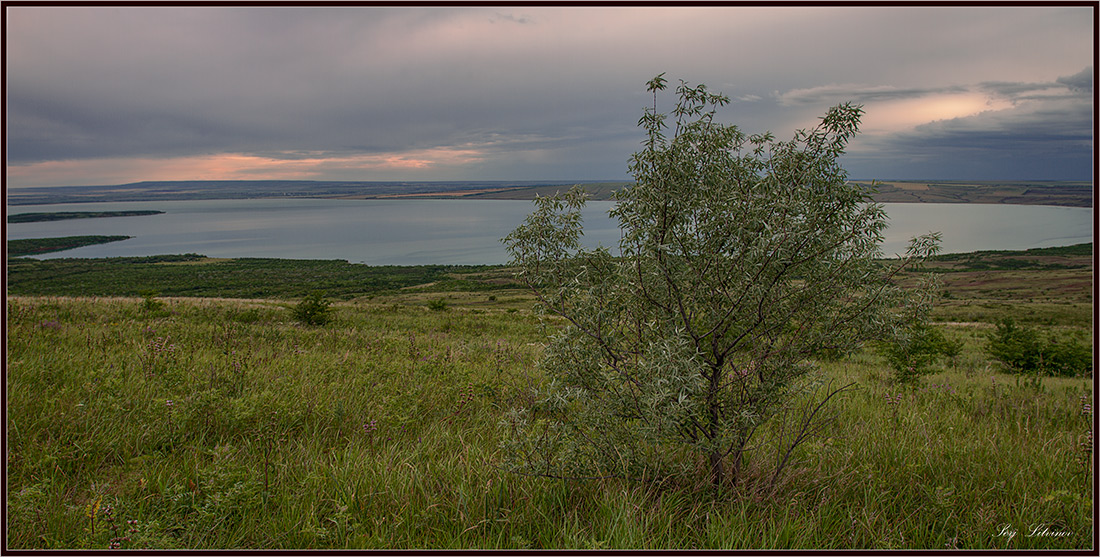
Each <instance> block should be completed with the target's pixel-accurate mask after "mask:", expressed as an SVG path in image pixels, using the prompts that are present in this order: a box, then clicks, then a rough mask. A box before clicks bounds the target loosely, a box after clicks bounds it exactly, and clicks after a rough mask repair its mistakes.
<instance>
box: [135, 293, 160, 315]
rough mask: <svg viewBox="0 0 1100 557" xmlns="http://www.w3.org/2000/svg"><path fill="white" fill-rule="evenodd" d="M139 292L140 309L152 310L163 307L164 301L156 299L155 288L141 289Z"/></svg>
mask: <svg viewBox="0 0 1100 557" xmlns="http://www.w3.org/2000/svg"><path fill="white" fill-rule="evenodd" d="M140 294H141V297H142V301H141V309H143V310H145V311H148V312H153V311H158V310H160V309H162V308H164V302H162V301H160V300H158V299H157V294H158V292H156V291H155V290H142V291H141V292H140Z"/></svg>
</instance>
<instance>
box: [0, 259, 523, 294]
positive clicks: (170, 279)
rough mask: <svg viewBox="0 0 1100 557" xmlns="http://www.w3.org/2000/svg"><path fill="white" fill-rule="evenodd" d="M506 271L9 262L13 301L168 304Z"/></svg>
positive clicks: (356, 289)
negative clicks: (148, 295) (156, 299)
mask: <svg viewBox="0 0 1100 557" xmlns="http://www.w3.org/2000/svg"><path fill="white" fill-rule="evenodd" d="M498 269H500V266H486V265H416V266H393V265H381V266H368V265H357V264H352V263H348V262H347V261H340V260H329V261H324V260H295V259H257V258H243V259H229V260H219V259H208V258H205V257H203V256H201V255H196V254H186V255H159V256H150V257H111V258H100V259H47V260H42V261H38V260H35V259H26V258H15V259H8V269H7V270H8V293H9V294H18V295H32V296H137V295H140V293H141V291H142V290H145V289H148V288H154V289H156V290H158V291H159V292H160V293H161V295H163V296H202V297H218V298H270V299H288V298H293V297H296V296H298V295H299V294H300V293H301V292H302V291H303V290H306V289H310V288H317V289H322V290H324V291H325V292H327V293H328V294H329V295H330V296H332V297H334V298H337V299H343V300H347V299H350V298H354V297H356V296H364V295H371V294H377V293H379V292H385V291H391V290H395V289H400V288H405V287H408V286H415V285H420V284H427V283H432V282H439V281H448V280H449V279H450V278H451V276H452V275H454V274H458V273H462V274H465V275H469V274H472V273H481V272H486V271H494V270H498ZM446 286H447V287H448V288H449V289H450V290H484V289H487V288H502V287H509V285H499V284H492V283H486V282H481V281H474V280H466V281H455V282H453V283H446Z"/></svg>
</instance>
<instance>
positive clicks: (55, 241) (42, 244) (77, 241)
mask: <svg viewBox="0 0 1100 557" xmlns="http://www.w3.org/2000/svg"><path fill="white" fill-rule="evenodd" d="M130 238H133V236H63V237H60V238H31V239H26V240H8V242H7V247H8V258H9V260H8V265H9V270H10V265H11V263H12V262H11V259H10V258H12V257H22V256H25V255H37V254H40V253H50V252H55V251H65V250H70V249H75V248H80V247H84V246H92V245H96V244H106V243H109V242H119V241H122V240H128V239H130ZM10 276H11V275H10V274H9V277H10Z"/></svg>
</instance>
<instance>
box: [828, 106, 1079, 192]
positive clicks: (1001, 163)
mask: <svg viewBox="0 0 1100 557" xmlns="http://www.w3.org/2000/svg"><path fill="white" fill-rule="evenodd" d="M1092 152H1093V137H1092V106H1091V102H1089V101H1088V100H1083V99H1079V98H1078V99H1067V98H1054V99H1051V98H1048V99H1045V100H1044V101H1043V102H1034V101H1033V102H1030V103H1027V104H1022V105H1020V106H1018V107H1016V108H1013V109H1007V110H1001V111H995V112H984V113H980V114H976V115H974V116H969V117H965V118H955V119H952V120H945V121H937V122H932V123H929V124H925V125H922V126H918V127H917V128H916V129H914V130H912V131H909V132H905V133H899V134H895V135H892V136H889V137H886V138H877V139H876V140H875V141H874V144H873V145H864V144H860V145H859V146H858V148H857V150H856V152H855V153H853V154H851V155H849V156H848V160H849V161H850V162H851V164H852V167H853V168H856V169H858V172H859V173H860V175H861V177H871V176H870V175H869V174H871V175H874V174H878V177H883V178H896V177H899V176H898V175H894V174H887V175H883V173H884V172H887V171H886V170H885V169H886V168H893V169H894V170H893V172H903V173H908V175H910V176H916V177H920V178H926V179H952V178H958V179H1061V180H1084V179H1089V177H1090V176H1091V160H1092V158H1091V154H1092ZM903 175H904V174H903Z"/></svg>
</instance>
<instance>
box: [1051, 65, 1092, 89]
mask: <svg viewBox="0 0 1100 557" xmlns="http://www.w3.org/2000/svg"><path fill="white" fill-rule="evenodd" d="M1092 74H1093V71H1092V68H1091V67H1088V68H1085V69H1083V70H1081V71H1080V72H1077V73H1075V74H1073V75H1070V76H1065V77H1059V78H1058V79H1057V81H1058V83H1060V84H1062V85H1065V86H1066V87H1069V89H1070V90H1071V91H1084V92H1088V93H1091V92H1092V80H1093V75H1092Z"/></svg>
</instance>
